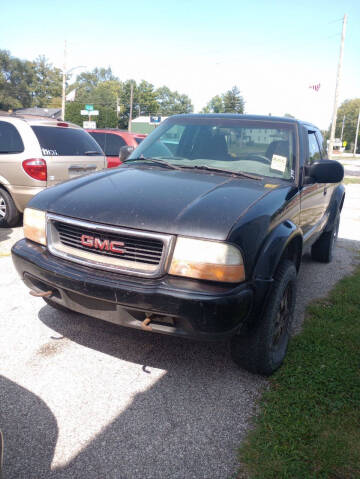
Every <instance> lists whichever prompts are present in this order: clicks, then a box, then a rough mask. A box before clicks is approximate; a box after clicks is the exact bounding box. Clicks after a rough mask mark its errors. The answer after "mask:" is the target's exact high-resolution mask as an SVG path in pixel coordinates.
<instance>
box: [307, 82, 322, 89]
mask: <svg viewBox="0 0 360 479" xmlns="http://www.w3.org/2000/svg"><path fill="white" fill-rule="evenodd" d="M309 88H311V89H312V90H314V91H319V90H320V83H316V84H315V85H309Z"/></svg>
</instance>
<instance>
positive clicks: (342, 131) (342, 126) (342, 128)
mask: <svg viewBox="0 0 360 479" xmlns="http://www.w3.org/2000/svg"><path fill="white" fill-rule="evenodd" d="M345 118H346V116H345V115H344V116H343V121H342V125H341V136H340V141H341V144H342V139H343V134H344V125H345Z"/></svg>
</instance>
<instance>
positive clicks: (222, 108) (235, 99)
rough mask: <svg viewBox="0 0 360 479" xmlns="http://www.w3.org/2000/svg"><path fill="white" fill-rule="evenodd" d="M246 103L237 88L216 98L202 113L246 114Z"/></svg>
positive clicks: (234, 87)
mask: <svg viewBox="0 0 360 479" xmlns="http://www.w3.org/2000/svg"><path fill="white" fill-rule="evenodd" d="M244 111H245V101H244V98H243V97H242V96H241V94H240V90H239V89H238V87H237V86H233V87H232V88H231V90H228V91H227V92H225V93H222V94H221V95H216V96H214V97H213V98H212V99H211V100H210V101H209V103H208V104H207V105H206V107H205V108H203V110H202V111H201V113H244Z"/></svg>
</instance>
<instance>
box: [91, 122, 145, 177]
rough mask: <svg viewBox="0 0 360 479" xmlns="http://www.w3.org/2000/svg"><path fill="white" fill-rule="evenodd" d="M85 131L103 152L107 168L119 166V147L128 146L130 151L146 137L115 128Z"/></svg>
mask: <svg viewBox="0 0 360 479" xmlns="http://www.w3.org/2000/svg"><path fill="white" fill-rule="evenodd" d="M86 131H87V132H89V133H90V135H91V136H92V137H93V138H94V139H95V140H96V141H97V142H98V143H99V145H100V147H101V149H102V150H103V151H104V153H105V155H106V159H107V167H108V168H115V167H116V166H119V165H120V164H121V159H120V158H119V153H120V148H121V147H123V146H130V147H131V148H130V150H131V151H132V150H133V149H135V148H136V147H137V146H138V145H139V144H140V143H141V142H142V141H143V139H144V138H146V136H147V135H143V134H141V133H130V132H129V131H125V130H118V129H116V128H104V129H100V128H99V129H96V130H90V129H87V130H86Z"/></svg>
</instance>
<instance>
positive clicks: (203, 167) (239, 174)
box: [181, 165, 263, 180]
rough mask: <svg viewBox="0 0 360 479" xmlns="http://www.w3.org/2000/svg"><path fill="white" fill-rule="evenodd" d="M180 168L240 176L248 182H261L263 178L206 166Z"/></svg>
mask: <svg viewBox="0 0 360 479" xmlns="http://www.w3.org/2000/svg"><path fill="white" fill-rule="evenodd" d="M181 168H188V169H194V170H206V171H216V172H218V173H227V174H228V175H235V176H241V177H243V178H249V179H250V180H262V179H263V178H262V177H261V176H256V175H251V174H250V173H243V172H241V171H231V170H223V169H221V168H214V167H213V166H206V165H200V166H199V165H194V166H188V165H186V166H185V165H184V166H182V167H181Z"/></svg>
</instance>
